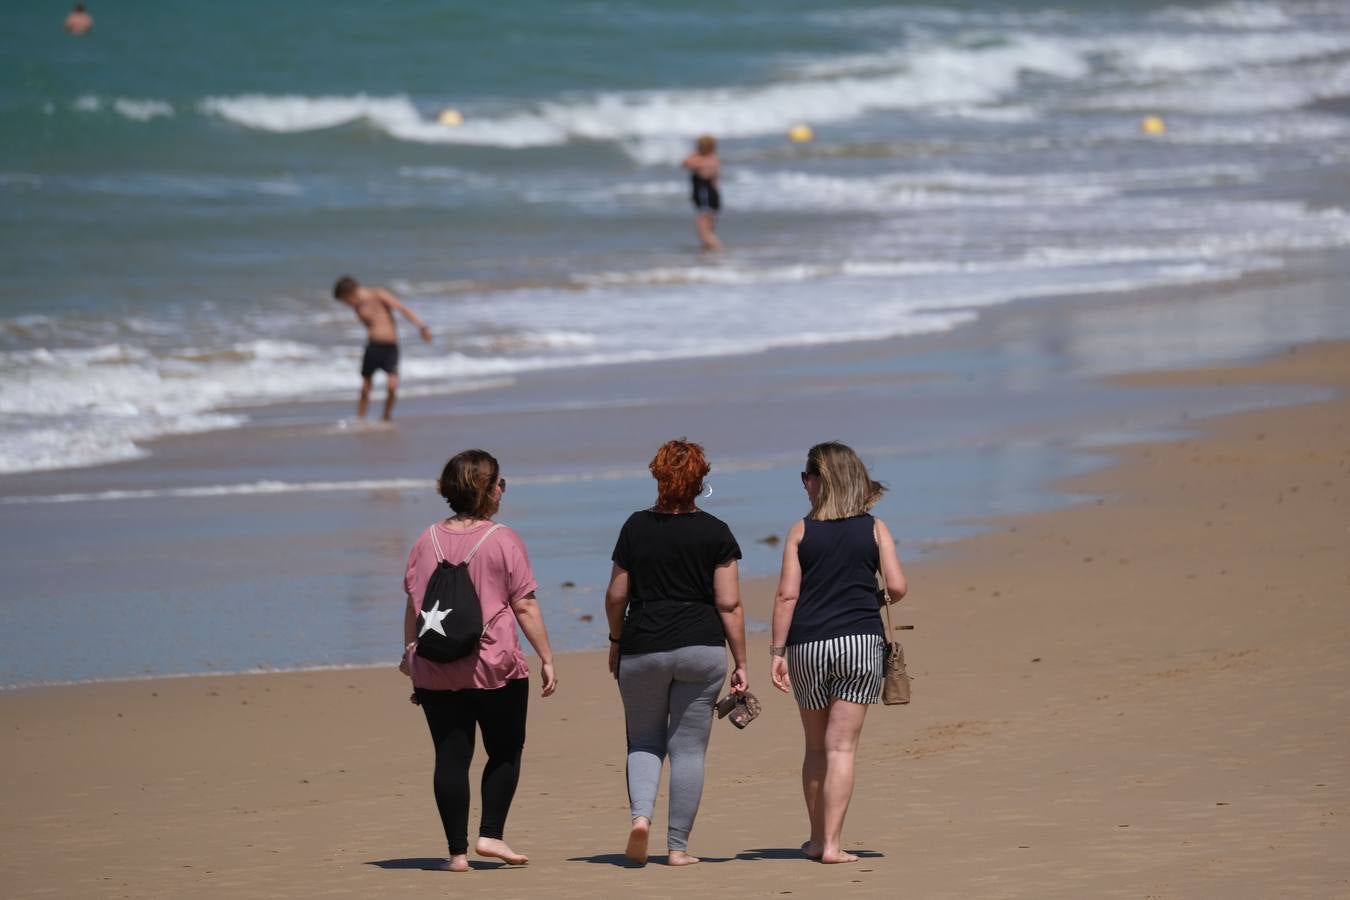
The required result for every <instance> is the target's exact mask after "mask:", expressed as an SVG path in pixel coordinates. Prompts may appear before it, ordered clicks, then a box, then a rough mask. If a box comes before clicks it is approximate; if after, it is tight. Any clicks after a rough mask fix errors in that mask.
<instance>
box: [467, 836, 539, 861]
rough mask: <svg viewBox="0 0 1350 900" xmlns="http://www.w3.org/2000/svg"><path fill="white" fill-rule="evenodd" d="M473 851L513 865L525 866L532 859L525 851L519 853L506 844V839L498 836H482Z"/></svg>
mask: <svg viewBox="0 0 1350 900" xmlns="http://www.w3.org/2000/svg"><path fill="white" fill-rule="evenodd" d="M473 852H474V853H477V854H478V855H479V856H491V857H493V858H494V859H500V860H501V861H502V862H505V863H508V864H509V865H513V866H523V865H525V864H526V863H527V862H529V861H530V858H529V857H528V856H526V855H525V854H524V853H517V852H516V851H514V850H512V849H511V848H510V847H508V846H507V845H506V841H499V840H497V839H496V838H485V837H480V838H479V839H478V842H477V843H476V844H474V845H473Z"/></svg>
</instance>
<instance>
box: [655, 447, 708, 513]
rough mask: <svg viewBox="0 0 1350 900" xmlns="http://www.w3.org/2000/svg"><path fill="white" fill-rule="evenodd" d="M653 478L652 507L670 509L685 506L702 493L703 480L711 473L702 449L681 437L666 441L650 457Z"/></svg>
mask: <svg viewBox="0 0 1350 900" xmlns="http://www.w3.org/2000/svg"><path fill="white" fill-rule="evenodd" d="M647 468H649V469H651V472H652V477H653V478H655V479H656V506H657V508H658V509H670V508H676V507H681V506H688V505H689V504H690V503H693V502H694V498H695V497H697V496H698V495H699V492H700V491H702V490H703V477H704V476H705V475H707V474H708V473H709V472H711V471H712V466H710V465H708V458H707V457H706V456H704V455H703V448H702V447H700V446H699V445H698V444H695V443H691V442H690V441H688V440H686V439H685V438H678V439H676V440H673V441H666V442H665V443H664V444H662V445H661V449H660V450H657V451H656V455H655V456H653V457H652V461H651V464H650V465H648V466H647Z"/></svg>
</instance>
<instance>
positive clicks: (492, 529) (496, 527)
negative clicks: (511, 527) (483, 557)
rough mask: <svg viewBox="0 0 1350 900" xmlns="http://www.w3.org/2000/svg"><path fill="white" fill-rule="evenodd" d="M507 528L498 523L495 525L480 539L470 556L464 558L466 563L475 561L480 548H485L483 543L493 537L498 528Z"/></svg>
mask: <svg viewBox="0 0 1350 900" xmlns="http://www.w3.org/2000/svg"><path fill="white" fill-rule="evenodd" d="M505 527H506V526H504V525H502V524H501V523H500V522H498V523H497V524H496V525H493V526H492V527H491V528H489V529H488V530H487V531H486V532H485V533H484V534H483V536H482V537H480V538H479V539H478V543H476V544H474V545H473V549H472V550H470V551H469V555H468V556H466V557H464V561H465V562H466V563H467V562H468V561H469V560H471V559H473V555H474V554H475V553H477V552H478V548H479V547H481V546H483V542H484V541H486V540H487V539H488V538H490V537H492V532H494V531H496V530H497V529H498V528H505Z"/></svg>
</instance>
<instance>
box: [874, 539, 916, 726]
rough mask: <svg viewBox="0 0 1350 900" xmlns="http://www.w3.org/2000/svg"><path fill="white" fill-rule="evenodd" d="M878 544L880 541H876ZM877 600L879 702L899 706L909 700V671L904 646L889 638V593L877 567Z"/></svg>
mask: <svg viewBox="0 0 1350 900" xmlns="http://www.w3.org/2000/svg"><path fill="white" fill-rule="evenodd" d="M876 536H877V532H876V526H875V525H874V526H872V539H873V540H876ZM878 546H880V542H878ZM877 600H878V601H880V603H881V608H882V609H884V610H885V611H886V659H885V661H884V663H883V667H882V673H883V677H882V682H881V702H882V703H884V704H886V705H887V706H899V705H901V704H905V703H908V702H909V672H908V671H906V669H905V648H904V647H902V646H900V642H899V641H893V640H891V639H890V638H891V635H893V634H894V633H895V629H894V627H892V625H891V595H890V593H889V592H888V591H887V590H886V577H885V576H884V575H882V574H881V569H880V567H878V568H877Z"/></svg>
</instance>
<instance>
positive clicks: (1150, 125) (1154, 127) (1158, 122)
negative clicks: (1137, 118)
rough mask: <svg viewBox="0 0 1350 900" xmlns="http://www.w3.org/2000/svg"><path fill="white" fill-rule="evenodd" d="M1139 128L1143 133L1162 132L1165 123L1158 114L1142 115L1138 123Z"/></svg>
mask: <svg viewBox="0 0 1350 900" xmlns="http://www.w3.org/2000/svg"><path fill="white" fill-rule="evenodd" d="M1139 130H1140V131H1142V132H1144V134H1162V133H1163V132H1165V131H1166V130H1167V123H1166V122H1164V121H1163V120H1162V118H1161V117H1160V116H1144V120H1143V121H1142V122H1140V123H1139Z"/></svg>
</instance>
